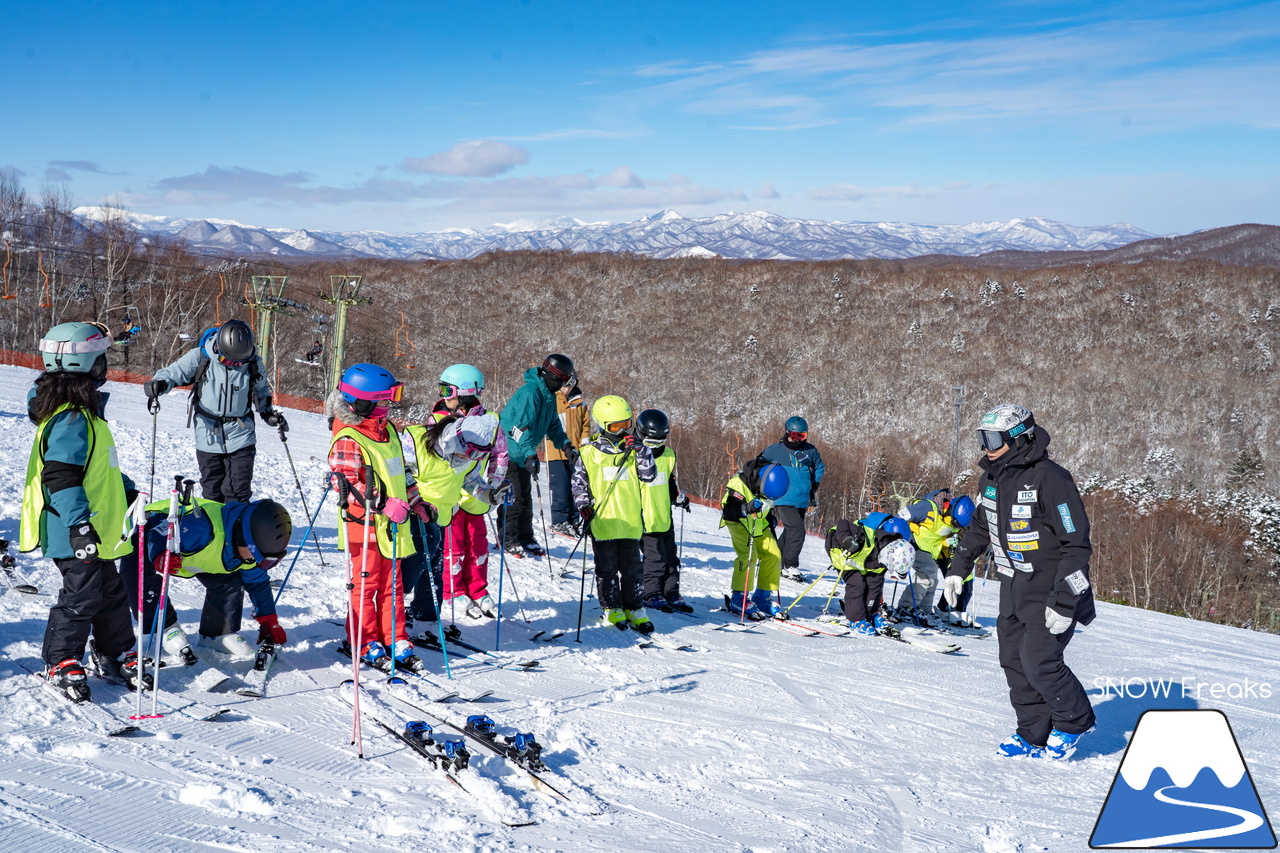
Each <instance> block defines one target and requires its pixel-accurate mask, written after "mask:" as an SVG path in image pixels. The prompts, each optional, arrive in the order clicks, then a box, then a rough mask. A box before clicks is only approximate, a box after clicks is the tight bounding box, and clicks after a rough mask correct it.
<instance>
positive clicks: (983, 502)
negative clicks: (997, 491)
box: [978, 498, 996, 509]
mask: <svg viewBox="0 0 1280 853" xmlns="http://www.w3.org/2000/svg"><path fill="white" fill-rule="evenodd" d="M978 505H979V506H985V507H986V508H987V509H995V508H996V502H995V501H993V500H991V498H978Z"/></svg>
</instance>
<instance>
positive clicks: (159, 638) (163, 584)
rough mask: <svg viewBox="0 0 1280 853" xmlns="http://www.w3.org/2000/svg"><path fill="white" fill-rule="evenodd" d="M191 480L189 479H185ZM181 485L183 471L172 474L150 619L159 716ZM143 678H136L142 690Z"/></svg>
mask: <svg viewBox="0 0 1280 853" xmlns="http://www.w3.org/2000/svg"><path fill="white" fill-rule="evenodd" d="M187 482H188V483H190V482H191V481H190V480H187ZM181 488H182V475H181V474H175V475H174V478H173V491H172V492H170V493H169V530H168V535H167V537H166V541H165V551H166V552H167V553H166V559H165V567H164V577H162V578H161V579H160V601H159V602H158V603H157V604H156V612H155V618H153V619H152V620H151V647H152V648H153V649H154V650H155V655H154V657H153V660H154V663H153V665H152V666H153V670H154V671H153V672H152V675H151V716H152V717H153V718H154V717H159V716H160V713H159V710H158V709H159V704H160V657H161V654H162V653H163V651H164V625H165V623H166V622H167V621H168V616H169V613H168V610H169V559H170V558H172V557H173V556H178V557H181V555H182V528H181V526H180V522H181V512H180V504H179V494H180V492H179V490H180V489H181ZM144 684H145V682H143V681H139V682H138V689H139V690H141V689H142V687H143V685H144Z"/></svg>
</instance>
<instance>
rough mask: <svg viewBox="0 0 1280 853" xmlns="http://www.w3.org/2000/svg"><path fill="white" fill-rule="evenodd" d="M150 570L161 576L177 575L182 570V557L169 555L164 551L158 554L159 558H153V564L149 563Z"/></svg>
mask: <svg viewBox="0 0 1280 853" xmlns="http://www.w3.org/2000/svg"><path fill="white" fill-rule="evenodd" d="M151 568H153V569H155V570H156V571H157V572H158V573H159V574H162V575H164V574H169V575H174V574H177V573H178V571H179V570H180V569H181V568H182V555H181V554H171V553H170V552H168V551H164V552H162V553H161V554H160V556H158V557H156V558H155V561H154V562H152V563H151Z"/></svg>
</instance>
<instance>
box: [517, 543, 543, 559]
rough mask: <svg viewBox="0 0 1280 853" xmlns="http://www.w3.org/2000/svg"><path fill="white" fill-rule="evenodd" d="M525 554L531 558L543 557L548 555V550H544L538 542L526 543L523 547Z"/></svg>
mask: <svg viewBox="0 0 1280 853" xmlns="http://www.w3.org/2000/svg"><path fill="white" fill-rule="evenodd" d="M522 547H523V548H524V552H525V553H526V554H528V555H529V556H531V557H541V556H544V555H545V554H546V553H547V549H546V548H543V547H542V546H541V545H539V544H538V543H537V542H525V543H524V545H523V546H522Z"/></svg>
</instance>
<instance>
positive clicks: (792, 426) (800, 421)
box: [783, 415, 809, 432]
mask: <svg viewBox="0 0 1280 853" xmlns="http://www.w3.org/2000/svg"><path fill="white" fill-rule="evenodd" d="M783 429H785V430H786V431H787V432H808V431H809V422H808V421H806V420H805V419H804V418H802V417H800V416H799V415H792V416H791V417H789V418H787V423H786V425H785V426H784V427H783Z"/></svg>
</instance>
